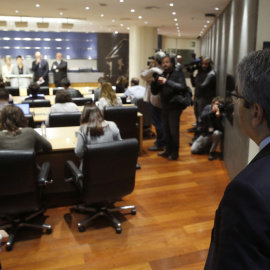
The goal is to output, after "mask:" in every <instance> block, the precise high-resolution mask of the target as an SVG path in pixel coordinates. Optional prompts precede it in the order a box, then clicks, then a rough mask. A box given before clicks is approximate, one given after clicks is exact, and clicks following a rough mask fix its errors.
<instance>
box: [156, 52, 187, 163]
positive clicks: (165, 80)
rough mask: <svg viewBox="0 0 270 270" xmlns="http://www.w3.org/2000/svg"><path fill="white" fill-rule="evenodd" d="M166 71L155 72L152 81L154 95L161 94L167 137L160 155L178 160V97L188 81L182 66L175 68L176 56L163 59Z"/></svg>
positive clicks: (180, 108)
mask: <svg viewBox="0 0 270 270" xmlns="http://www.w3.org/2000/svg"><path fill="white" fill-rule="evenodd" d="M162 67H163V69H164V72H163V74H162V75H158V74H154V75H155V80H154V81H153V82H152V83H151V92H152V94H153V95H157V94H160V98H161V104H162V123H163V127H164V134H165V137H166V149H165V151H164V152H160V153H159V154H158V155H159V156H162V157H167V158H168V160H177V159H178V157H179V154H178V150H179V123H180V115H181V113H182V107H181V104H179V102H178V97H179V95H180V94H181V92H183V91H186V89H187V88H186V81H185V77H184V74H183V72H182V69H181V66H179V67H177V68H175V58H174V57H170V56H168V55H167V56H165V57H164V58H163V60H162Z"/></svg>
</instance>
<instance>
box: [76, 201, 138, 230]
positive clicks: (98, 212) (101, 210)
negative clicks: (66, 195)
mask: <svg viewBox="0 0 270 270" xmlns="http://www.w3.org/2000/svg"><path fill="white" fill-rule="evenodd" d="M73 209H74V210H77V211H79V212H91V213H93V215H92V216H91V217H87V218H86V219H84V220H82V221H80V222H78V224H77V225H78V230H79V232H84V231H85V228H86V227H88V226H89V225H90V223H91V221H92V220H93V219H95V218H97V217H99V216H105V217H107V218H108V219H109V220H110V221H111V222H112V223H113V225H114V227H115V230H116V233H118V234H119V233H121V232H122V228H121V223H120V222H119V221H118V220H117V219H116V217H115V216H114V215H112V213H111V212H116V211H120V210H127V209H131V215H136V207H135V205H128V206H120V207H108V206H96V207H87V206H84V205H75V206H74V208H73Z"/></svg>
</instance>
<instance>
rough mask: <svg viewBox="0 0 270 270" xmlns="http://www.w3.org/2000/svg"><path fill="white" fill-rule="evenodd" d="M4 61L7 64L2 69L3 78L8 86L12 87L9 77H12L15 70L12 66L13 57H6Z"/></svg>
mask: <svg viewBox="0 0 270 270" xmlns="http://www.w3.org/2000/svg"><path fill="white" fill-rule="evenodd" d="M4 61H5V63H6V64H5V65H4V66H3V67H2V77H3V81H4V83H5V84H6V86H10V78H9V75H11V71H12V68H13V65H12V64H11V57H10V56H9V55H7V56H5V58H4Z"/></svg>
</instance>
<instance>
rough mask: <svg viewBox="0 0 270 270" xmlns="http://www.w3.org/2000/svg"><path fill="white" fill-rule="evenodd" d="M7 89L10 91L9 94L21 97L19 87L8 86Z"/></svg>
mask: <svg viewBox="0 0 270 270" xmlns="http://www.w3.org/2000/svg"><path fill="white" fill-rule="evenodd" d="M6 89H7V90H8V91H9V93H10V94H11V95H12V96H19V95H20V90H19V87H11V86H7V87H6Z"/></svg>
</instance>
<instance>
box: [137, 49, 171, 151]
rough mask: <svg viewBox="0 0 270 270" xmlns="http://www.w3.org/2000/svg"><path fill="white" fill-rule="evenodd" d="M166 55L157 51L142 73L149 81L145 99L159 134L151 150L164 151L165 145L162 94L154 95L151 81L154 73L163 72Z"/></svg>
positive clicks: (143, 77) (149, 148)
mask: <svg viewBox="0 0 270 270" xmlns="http://www.w3.org/2000/svg"><path fill="white" fill-rule="evenodd" d="M165 56H166V54H165V53H164V52H162V51H159V52H156V53H155V55H154V61H153V62H151V63H150V65H149V69H146V70H144V71H143V72H142V73H141V78H142V79H143V80H145V81H146V82H147V85H146V89H145V94H144V98H143V100H144V101H145V102H149V103H150V109H151V118H152V123H153V125H154V127H155V129H156V134H157V139H156V141H155V143H154V145H152V146H149V147H148V150H149V151H163V149H164V145H165V137H164V133H163V124H162V120H161V113H162V105H161V100H160V95H152V93H151V83H152V81H153V80H154V78H153V74H154V73H155V74H162V73H163V68H162V65H161V62H162V59H163V58H164V57H165Z"/></svg>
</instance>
